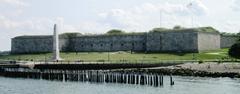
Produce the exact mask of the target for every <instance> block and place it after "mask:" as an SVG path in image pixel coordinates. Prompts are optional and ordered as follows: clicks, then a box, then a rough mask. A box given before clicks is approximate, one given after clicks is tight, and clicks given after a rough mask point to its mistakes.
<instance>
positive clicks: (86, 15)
mask: <svg viewBox="0 0 240 94" xmlns="http://www.w3.org/2000/svg"><path fill="white" fill-rule="evenodd" d="M239 5H240V0H0V51H6V50H10V49H11V38H13V37H16V36H21V35H50V34H52V33H53V25H54V24H55V23H57V24H59V25H60V28H61V29H60V30H61V31H60V33H64V32H79V33H82V34H101V33H105V32H107V31H108V30H110V29H121V30H124V31H126V32H147V31H149V30H151V29H153V28H155V27H166V28H172V27H174V26H175V25H180V26H182V27H203V26H212V27H214V28H215V29H217V30H219V31H220V32H228V33H237V32H239V30H240V18H239V17H240V6H239Z"/></svg>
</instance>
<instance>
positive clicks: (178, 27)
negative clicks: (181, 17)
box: [173, 25, 183, 29]
mask: <svg viewBox="0 0 240 94" xmlns="http://www.w3.org/2000/svg"><path fill="white" fill-rule="evenodd" d="M173 29H183V27H181V26H180V25H176V26H174V27H173Z"/></svg>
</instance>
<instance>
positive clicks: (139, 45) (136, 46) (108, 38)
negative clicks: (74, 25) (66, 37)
mask: <svg viewBox="0 0 240 94" xmlns="http://www.w3.org/2000/svg"><path fill="white" fill-rule="evenodd" d="M73 41H74V43H75V44H74V45H75V49H76V51H145V49H146V45H145V44H146V34H136V35H98V36H81V37H76V38H74V40H73Z"/></svg>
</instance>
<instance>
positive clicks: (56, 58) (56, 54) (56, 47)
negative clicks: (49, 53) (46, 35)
mask: <svg viewBox="0 0 240 94" xmlns="http://www.w3.org/2000/svg"><path fill="white" fill-rule="evenodd" d="M52 60H53V61H59V60H62V59H61V58H60V55H59V38H58V28H57V24H54V33H53V58H52Z"/></svg>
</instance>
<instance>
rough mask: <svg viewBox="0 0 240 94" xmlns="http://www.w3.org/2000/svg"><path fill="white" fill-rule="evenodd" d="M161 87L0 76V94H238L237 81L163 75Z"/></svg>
mask: <svg viewBox="0 0 240 94" xmlns="http://www.w3.org/2000/svg"><path fill="white" fill-rule="evenodd" d="M164 79H165V81H164V84H163V86H161V87H152V86H147V85H134V84H119V83H90V82H75V81H73V82H72V81H66V82H62V81H49V80H39V79H26V78H7V77H0V94H238V93H239V92H240V79H239V78H236V79H232V78H208V77H189V76H173V80H174V82H175V84H174V85H170V79H169V76H164ZM168 80H169V81H168Z"/></svg>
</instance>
